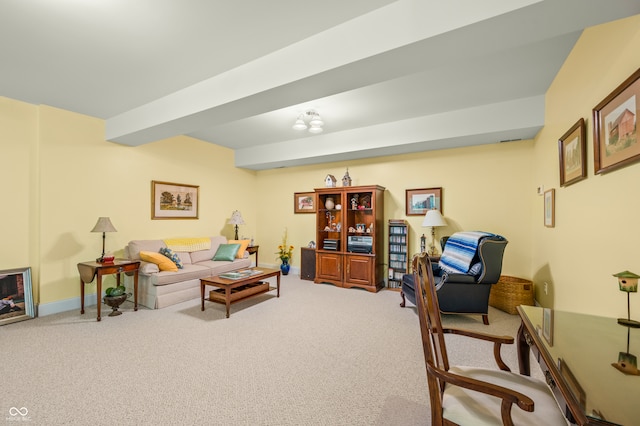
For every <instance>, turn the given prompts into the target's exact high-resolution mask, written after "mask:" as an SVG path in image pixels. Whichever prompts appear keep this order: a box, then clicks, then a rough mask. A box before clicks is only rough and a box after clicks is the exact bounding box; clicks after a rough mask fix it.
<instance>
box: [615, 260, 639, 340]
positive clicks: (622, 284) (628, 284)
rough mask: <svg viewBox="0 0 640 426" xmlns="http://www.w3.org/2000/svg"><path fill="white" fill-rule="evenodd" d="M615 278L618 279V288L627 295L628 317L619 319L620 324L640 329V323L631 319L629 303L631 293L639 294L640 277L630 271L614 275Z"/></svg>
mask: <svg viewBox="0 0 640 426" xmlns="http://www.w3.org/2000/svg"><path fill="white" fill-rule="evenodd" d="M613 276H614V277H618V288H619V289H620V291H624V292H625V293H627V317H626V318H618V324H620V325H625V326H627V327H633V328H640V322H638V321H635V320H632V319H631V306H630V303H629V293H637V292H638V278H640V275H637V274H634V273H633V272H629V271H622V272H618V273H617V274H613Z"/></svg>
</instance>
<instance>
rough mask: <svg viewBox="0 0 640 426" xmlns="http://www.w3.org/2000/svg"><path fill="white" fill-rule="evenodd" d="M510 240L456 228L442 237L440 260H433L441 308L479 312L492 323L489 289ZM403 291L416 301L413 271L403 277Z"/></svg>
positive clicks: (450, 311) (447, 311)
mask: <svg viewBox="0 0 640 426" xmlns="http://www.w3.org/2000/svg"><path fill="white" fill-rule="evenodd" d="M507 244H508V241H507V240H506V239H505V238H504V237H502V236H500V235H496V234H489V233H486V232H475V231H474V232H456V233H455V234H453V235H451V237H443V238H442V239H441V245H442V247H443V251H442V256H441V258H440V261H439V262H437V263H432V267H433V276H434V279H435V284H436V289H437V292H438V293H437V294H438V302H439V304H440V312H442V313H444V314H452V313H456V314H480V315H482V321H483V322H484V323H485V324H487V325H488V324H489V293H490V291H491V285H492V284H495V283H497V282H498V280H499V279H500V274H501V272H502V258H503V255H504V249H505V248H506V246H507ZM401 290H402V291H401V293H400V295H401V296H402V303H400V306H402V307H404V306H405V304H406V299H409V301H410V302H411V303H413V304H414V305H415V303H416V295H415V287H414V283H413V274H406V275H404V276H403V278H402V288H401Z"/></svg>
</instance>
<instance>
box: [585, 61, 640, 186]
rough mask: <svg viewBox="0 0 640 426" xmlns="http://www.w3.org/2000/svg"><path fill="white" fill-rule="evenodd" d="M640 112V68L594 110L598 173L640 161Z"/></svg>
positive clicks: (594, 150)
mask: <svg viewBox="0 0 640 426" xmlns="http://www.w3.org/2000/svg"><path fill="white" fill-rule="evenodd" d="M639 111H640V69H638V70H637V71H636V72H635V73H633V74H632V75H631V76H630V77H629V78H628V79H626V80H625V81H624V82H623V83H622V84H621V85H620V86H618V87H617V88H616V89H615V90H614V91H613V92H611V93H610V94H609V96H607V97H606V98H604V100H603V101H602V102H600V103H599V104H598V105H596V107H595V108H594V109H593V165H594V169H595V173H596V174H600V173H606V172H609V171H611V170H615V169H617V168H620V167H623V166H626V165H629V164H631V163H635V162H636V161H638V160H640V143H639V142H638V112H639Z"/></svg>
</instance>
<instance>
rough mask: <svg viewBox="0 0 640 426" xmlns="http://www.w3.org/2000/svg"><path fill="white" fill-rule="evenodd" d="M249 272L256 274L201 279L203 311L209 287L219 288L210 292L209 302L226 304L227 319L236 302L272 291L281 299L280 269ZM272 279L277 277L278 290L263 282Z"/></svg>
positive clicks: (261, 269)
mask: <svg viewBox="0 0 640 426" xmlns="http://www.w3.org/2000/svg"><path fill="white" fill-rule="evenodd" d="M247 270H250V271H253V272H254V274H253V275H250V276H248V277H244V278H239V279H228V278H223V277H221V276H215V277H209V278H202V279H200V295H201V297H202V309H201V310H202V311H204V288H205V287H206V286H208V285H210V286H213V287H218V288H217V289H215V290H211V291H210V292H209V300H210V301H211V302H215V303H224V304H225V305H226V306H227V318H229V307H230V306H231V305H232V304H234V303H236V302H240V301H242V300H245V299H248V298H250V297H253V296H256V295H258V294H262V293H266V292H268V291H271V290H277V293H276V297H280V270H279V269H267V268H250V269H247ZM258 271H260V272H258ZM234 272H237V271H234ZM271 277H276V280H277V286H276V288H273V287H269V283H267V282H264V281H263V280H265V279H267V278H271Z"/></svg>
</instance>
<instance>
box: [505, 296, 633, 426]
mask: <svg viewBox="0 0 640 426" xmlns="http://www.w3.org/2000/svg"><path fill="white" fill-rule="evenodd" d="M517 310H518V314H519V315H520V319H521V325H520V329H519V330H518V363H519V367H520V373H521V374H525V375H529V374H530V364H529V354H530V353H533V355H534V357H535V359H536V360H537V361H538V363H539V364H540V367H541V369H542V371H543V373H544V375H545V378H546V381H547V383H548V384H549V387H550V388H551V389H552V390H553V393H554V395H555V396H556V399H557V400H558V402H559V404H560V407H562V409H563V410H564V412H565V415H566V416H567V418H568V419H569V421H571V422H573V423H575V424H578V425H612V424H618V425H637V424H638V419H640V404H638V403H637V402H636V401H635V395H637V393H638V390H639V389H640V375H633V374H625V373H623V372H622V371H619V369H618V368H617V367H616V366H615V364H619V363H620V356H621V355H623V354H627V355H630V354H629V352H631V354H634V353H635V354H636V355H637V354H639V353H640V329H634V328H631V329H630V328H629V327H625V326H621V325H619V324H618V323H617V320H616V319H615V318H606V317H598V316H594V315H586V314H577V313H572V312H564V311H557V310H547V311H546V312H545V310H544V309H543V308H540V307H536V306H525V305H521V306H518V307H517ZM529 349H531V350H529Z"/></svg>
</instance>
